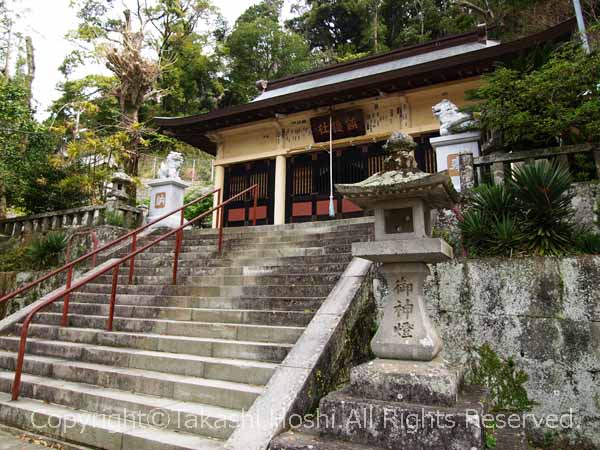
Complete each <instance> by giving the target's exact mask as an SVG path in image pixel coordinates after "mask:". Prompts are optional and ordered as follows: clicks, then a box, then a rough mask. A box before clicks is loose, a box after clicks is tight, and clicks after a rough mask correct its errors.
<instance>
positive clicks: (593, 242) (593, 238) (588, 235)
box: [574, 228, 600, 255]
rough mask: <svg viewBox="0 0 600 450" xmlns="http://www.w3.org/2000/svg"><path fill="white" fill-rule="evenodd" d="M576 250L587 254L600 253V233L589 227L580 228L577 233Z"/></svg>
mask: <svg viewBox="0 0 600 450" xmlns="http://www.w3.org/2000/svg"><path fill="white" fill-rule="evenodd" d="M574 243H575V251H576V252H577V253H583V254H587V255H599V254H600V234H598V233H596V232H594V231H592V230H590V229H587V228H581V229H578V230H577V231H576V233H575V239H574Z"/></svg>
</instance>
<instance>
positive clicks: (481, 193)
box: [460, 161, 574, 256]
mask: <svg viewBox="0 0 600 450" xmlns="http://www.w3.org/2000/svg"><path fill="white" fill-rule="evenodd" d="M570 185H571V176H570V174H569V171H568V170H567V169H566V168H565V167H563V166H562V165H559V164H555V163H553V164H551V163H549V162H547V161H540V162H537V163H534V164H529V165H526V166H523V167H522V168H520V169H517V170H516V171H515V172H514V174H513V179H512V180H510V181H508V182H507V183H506V184H503V185H494V186H491V185H483V186H481V187H479V188H477V189H476V190H475V191H474V193H473V196H472V198H471V204H470V207H469V209H467V211H466V212H465V214H464V220H463V222H462V223H461V224H460V228H461V232H462V236H463V245H464V246H465V248H466V249H468V251H469V253H470V254H473V255H482V256H483V255H490V256H512V255H514V254H515V253H523V252H526V253H532V254H536V255H548V256H557V255H561V254H564V253H566V252H567V251H568V250H569V249H570V248H571V247H572V243H573V235H574V227H573V225H572V223H571V219H572V218H573V214H574V211H573V208H572V207H571V200H572V198H573V193H572V192H571V191H570V190H569V187H570Z"/></svg>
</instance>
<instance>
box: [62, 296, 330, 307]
mask: <svg viewBox="0 0 600 450" xmlns="http://www.w3.org/2000/svg"><path fill="white" fill-rule="evenodd" d="M323 300H325V297H285V296H282V297H192V296H175V295H172V296H168V295H147V294H146V295H144V294H121V293H119V297H118V304H119V305H134V306H171V307H179V308H212V309H254V310H278V311H304V312H315V311H316V310H317V309H318V308H319V307H320V306H321V304H322V303H323ZM71 301H72V302H79V303H105V302H107V301H108V294H96V293H90V292H75V293H74V294H73V295H72V296H71Z"/></svg>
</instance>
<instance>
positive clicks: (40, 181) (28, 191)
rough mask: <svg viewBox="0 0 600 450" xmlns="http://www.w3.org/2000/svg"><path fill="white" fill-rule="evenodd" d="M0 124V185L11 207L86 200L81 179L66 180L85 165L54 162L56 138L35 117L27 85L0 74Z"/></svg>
mask: <svg viewBox="0 0 600 450" xmlns="http://www.w3.org/2000/svg"><path fill="white" fill-rule="evenodd" d="M0 128H2V132H0V185H3V187H4V189H5V195H6V199H7V201H8V204H9V205H10V206H11V207H13V208H15V207H16V208H21V209H22V210H23V211H24V212H30V213H38V212H44V211H49V210H58V209H65V208H71V207H75V206H79V205H80V204H82V203H83V202H85V201H86V199H87V196H86V192H85V191H84V190H82V188H81V186H82V185H81V183H77V184H75V185H74V184H69V183H67V182H66V181H65V180H66V179H67V178H68V177H70V176H82V175H83V174H84V173H85V168H83V167H81V166H80V165H78V164H65V165H60V167H59V166H57V165H56V164H55V160H54V154H55V151H56V149H57V143H58V140H57V139H56V137H55V136H54V135H53V134H52V133H50V132H49V130H48V129H47V128H46V127H44V126H42V125H40V124H39V123H37V122H36V121H35V119H34V117H33V114H32V112H31V111H30V109H29V101H28V90H27V88H26V87H25V85H24V84H23V83H21V82H19V81H18V80H13V79H8V78H3V77H1V76H0ZM0 187H2V186H0ZM0 191H2V189H0ZM0 201H1V199H0Z"/></svg>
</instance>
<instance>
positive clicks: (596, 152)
mask: <svg viewBox="0 0 600 450" xmlns="http://www.w3.org/2000/svg"><path fill="white" fill-rule="evenodd" d="M582 154H589V155H590V158H589V160H590V161H592V162H593V164H594V165H595V173H594V174H593V175H595V177H594V178H595V179H600V144H596V143H593V144H581V145H565V146H563V147H550V148H542V149H535V150H524V151H513V152H510V153H491V154H489V155H484V156H479V157H473V155H472V154H469V153H463V154H461V155H459V158H460V159H459V166H460V177H461V180H460V181H461V191H462V192H464V191H465V190H468V189H471V188H473V187H476V186H479V185H480V184H484V183H492V184H502V183H504V180H506V179H509V178H510V177H511V176H512V172H513V171H514V170H515V168H517V167H519V166H521V165H523V164H529V163H532V162H534V161H539V160H548V161H553V160H557V161H560V162H561V163H563V164H564V165H565V166H566V167H568V168H569V169H570V170H571V171H572V172H573V167H572V164H571V158H573V157H574V156H575V155H582Z"/></svg>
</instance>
